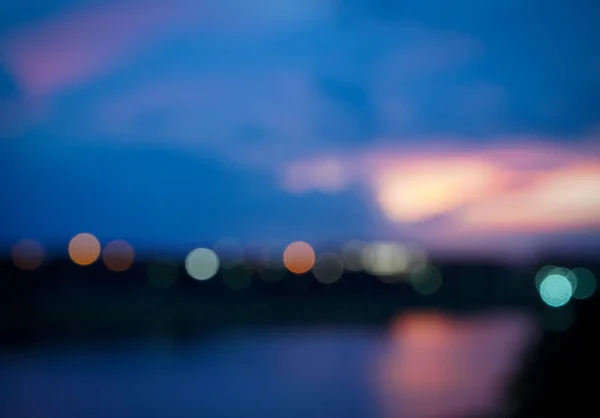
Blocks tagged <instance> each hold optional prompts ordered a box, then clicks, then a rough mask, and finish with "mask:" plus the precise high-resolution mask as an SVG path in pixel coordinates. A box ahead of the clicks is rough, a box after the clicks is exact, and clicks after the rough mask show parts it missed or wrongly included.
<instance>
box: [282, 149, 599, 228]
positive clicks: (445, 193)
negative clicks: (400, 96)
mask: <svg viewBox="0 0 600 418" xmlns="http://www.w3.org/2000/svg"><path fill="white" fill-rule="evenodd" d="M428 143H430V142H429V141H428ZM493 144H494V145H484V146H477V145H470V146H459V145H456V142H455V143H454V145H445V146H439V147H434V146H431V145H430V146H429V147H427V148H422V149H421V150H418V149H417V150H415V149H412V150H411V149H408V148H407V149H400V148H393V147H385V146H382V147H381V148H380V149H376V150H371V151H368V150H367V151H362V152H358V153H353V154H346V155H342V156H338V157H337V158H336V157H332V155H335V154H327V155H324V156H318V157H315V158H312V159H308V160H301V161H297V162H294V163H291V164H289V165H287V166H286V170H285V171H284V176H283V177H282V183H283V187H284V188H286V189H287V190H288V191H290V192H298V191H310V190H323V189H328V185H330V183H331V182H332V181H333V180H332V174H331V172H330V171H328V170H326V169H325V168H326V166H330V167H331V166H333V165H335V166H336V167H337V169H336V172H335V179H334V180H335V184H339V185H344V186H346V187H348V185H352V184H354V185H355V186H358V187H365V188H367V189H368V190H370V192H371V196H372V198H373V201H374V202H375V204H376V206H377V207H378V208H379V209H380V210H381V212H382V214H383V215H385V216H386V217H387V218H388V219H389V220H390V221H391V222H392V223H396V224H398V225H400V226H402V227H404V228H412V229H414V230H415V232H416V233H417V234H420V235H422V236H423V237H427V238H428V239H431V240H435V239H441V240H443V237H444V236H448V237H454V238H456V237H457V236H461V237H465V236H471V237H476V236H485V235H486V234H487V235H489V234H490V233H493V234H502V233H528V232H560V231H570V230H576V229H582V228H590V227H592V228H596V227H600V197H599V196H600V194H599V193H598V191H599V190H600V147H598V145H597V142H596V141H588V142H584V143H582V142H580V143H570V144H564V143H563V144H558V143H556V142H549V141H546V142H540V141H538V140H535V139H527V138H517V139H513V140H507V139H499V140H497V141H494V142H493ZM499 144H501V145H499ZM440 217H442V220H441V221H439V222H436V223H435V226H432V225H431V223H428V222H429V221H431V220H435V219H438V218H440ZM412 229H411V230H412ZM449 239H450V238H449Z"/></svg>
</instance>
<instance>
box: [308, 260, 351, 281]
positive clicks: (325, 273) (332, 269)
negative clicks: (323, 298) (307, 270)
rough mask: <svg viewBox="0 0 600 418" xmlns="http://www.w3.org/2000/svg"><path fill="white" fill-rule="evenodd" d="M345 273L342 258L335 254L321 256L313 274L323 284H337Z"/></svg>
mask: <svg viewBox="0 0 600 418" xmlns="http://www.w3.org/2000/svg"><path fill="white" fill-rule="evenodd" d="M343 273H344V264H343V263H342V260H341V258H340V257H339V256H338V255H337V254H334V253H325V254H321V255H320V256H319V257H318V258H317V260H316V262H315V265H314V267H313V274H314V276H315V278H316V279H317V280H318V281H320V282H321V283H326V284H330V283H335V282H337V281H338V280H339V279H340V277H342V274H343Z"/></svg>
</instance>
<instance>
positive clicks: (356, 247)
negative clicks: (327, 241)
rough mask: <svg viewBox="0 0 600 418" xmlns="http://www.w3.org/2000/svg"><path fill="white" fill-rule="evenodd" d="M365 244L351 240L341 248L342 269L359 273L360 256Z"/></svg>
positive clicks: (360, 267) (361, 267) (360, 268)
mask: <svg viewBox="0 0 600 418" xmlns="http://www.w3.org/2000/svg"><path fill="white" fill-rule="evenodd" d="M366 246H367V244H366V243H365V242H363V241H358V240H353V241H349V242H347V243H346V244H344V246H343V248H342V261H343V263H344V268H345V269H346V270H348V271H361V270H362V269H363V265H362V263H361V259H360V257H361V254H362V252H363V250H364V248H365V247H366Z"/></svg>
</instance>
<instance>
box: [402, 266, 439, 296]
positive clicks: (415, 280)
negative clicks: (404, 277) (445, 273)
mask: <svg viewBox="0 0 600 418" xmlns="http://www.w3.org/2000/svg"><path fill="white" fill-rule="evenodd" d="M409 281H410V284H411V285H412V287H413V289H415V291H417V292H418V293H420V294H422V295H431V294H433V293H435V292H437V291H438V290H439V288H440V287H441V286H442V273H440V271H439V270H438V269H437V268H435V267H434V266H432V265H426V266H424V267H422V268H420V269H418V270H416V271H414V272H412V273H411V274H410V276H409Z"/></svg>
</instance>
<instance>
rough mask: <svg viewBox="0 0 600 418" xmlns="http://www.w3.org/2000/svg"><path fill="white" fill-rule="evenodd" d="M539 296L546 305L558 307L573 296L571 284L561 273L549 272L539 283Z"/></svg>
mask: <svg viewBox="0 0 600 418" xmlns="http://www.w3.org/2000/svg"><path fill="white" fill-rule="evenodd" d="M540 296H541V297H542V300H543V301H544V303H546V304H547V305H548V306H551V307H554V308H558V307H560V306H563V305H566V304H567V303H568V302H569V300H571V297H572V296H573V286H572V285H571V282H570V281H569V280H568V279H567V278H566V277H565V276H563V275H560V274H551V275H549V276H547V277H546V278H544V280H542V283H541V284H540Z"/></svg>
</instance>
